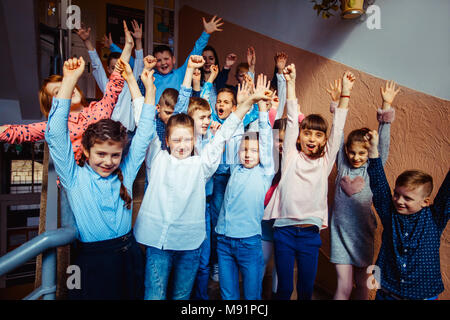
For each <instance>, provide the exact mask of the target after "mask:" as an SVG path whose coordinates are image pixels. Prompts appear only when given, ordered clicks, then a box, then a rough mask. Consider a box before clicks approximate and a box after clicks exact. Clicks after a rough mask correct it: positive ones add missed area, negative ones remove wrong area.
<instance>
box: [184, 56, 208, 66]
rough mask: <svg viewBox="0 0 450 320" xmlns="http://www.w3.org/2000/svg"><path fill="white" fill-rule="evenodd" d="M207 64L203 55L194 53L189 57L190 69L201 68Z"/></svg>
mask: <svg viewBox="0 0 450 320" xmlns="http://www.w3.org/2000/svg"><path fill="white" fill-rule="evenodd" d="M204 64H205V59H204V58H203V57H202V56H196V55H192V56H190V57H189V62H188V65H187V67H188V68H189V69H200V68H201V67H203V65H204Z"/></svg>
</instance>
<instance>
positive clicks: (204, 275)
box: [192, 202, 211, 300]
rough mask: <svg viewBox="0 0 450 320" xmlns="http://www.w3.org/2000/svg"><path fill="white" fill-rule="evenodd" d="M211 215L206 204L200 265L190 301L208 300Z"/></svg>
mask: <svg viewBox="0 0 450 320" xmlns="http://www.w3.org/2000/svg"><path fill="white" fill-rule="evenodd" d="M210 216H211V214H210V203H209V202H206V212H205V221H206V239H205V241H203V243H202V245H201V246H200V264H199V266H198V271H197V277H196V278H195V285H194V290H193V292H192V299H194V300H209V296H208V282H209V257H210V253H211V217H210Z"/></svg>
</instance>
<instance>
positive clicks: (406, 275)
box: [367, 130, 450, 300]
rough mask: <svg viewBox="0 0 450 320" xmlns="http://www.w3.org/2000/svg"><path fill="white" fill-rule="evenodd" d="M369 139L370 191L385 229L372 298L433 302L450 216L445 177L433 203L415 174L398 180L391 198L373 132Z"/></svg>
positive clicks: (421, 176) (427, 181)
mask: <svg viewBox="0 0 450 320" xmlns="http://www.w3.org/2000/svg"><path fill="white" fill-rule="evenodd" d="M367 139H368V141H369V160H370V162H369V168H368V174H369V177H370V188H371V189H372V193H373V203H374V206H375V209H376V211H377V213H378V215H379V217H380V219H381V222H382V224H383V228H384V231H383V238H382V245H381V249H380V253H379V255H378V259H377V263H376V265H377V266H378V267H379V268H380V276H381V283H380V286H381V288H380V289H379V290H378V291H377V296H376V299H377V300H403V299H422V300H423V299H425V300H435V299H437V296H438V294H440V293H441V292H442V291H443V290H444V286H443V283H442V278H441V272H440V260H439V247H440V237H441V234H442V232H443V230H444V229H445V226H446V225H447V222H448V220H449V217H450V203H449V187H450V176H449V172H447V176H446V177H445V180H444V182H443V183H442V186H441V188H440V189H439V192H438V193H437V195H436V197H435V199H434V203H433V204H431V200H430V195H431V192H432V190H433V179H432V177H431V176H430V175H428V174H426V173H424V172H422V171H418V170H409V171H405V172H403V173H402V174H401V175H400V176H398V178H397V180H396V182H395V189H394V195H393V196H391V191H390V188H389V184H388V182H387V179H386V176H385V173H384V170H383V165H382V163H381V160H380V158H379V155H378V134H377V132H376V131H375V130H374V131H371V132H369V133H368V137H367Z"/></svg>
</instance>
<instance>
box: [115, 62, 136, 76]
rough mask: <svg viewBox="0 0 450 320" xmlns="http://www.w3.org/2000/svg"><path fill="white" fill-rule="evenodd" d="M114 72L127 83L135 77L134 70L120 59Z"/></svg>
mask: <svg viewBox="0 0 450 320" xmlns="http://www.w3.org/2000/svg"><path fill="white" fill-rule="evenodd" d="M114 70H115V71H117V72H119V73H120V74H121V75H122V77H123V78H124V79H125V81H127V82H128V81H129V80H130V77H131V76H134V75H133V69H131V67H130V65H129V64H128V63H127V62H125V61H123V60H122V59H120V58H119V60H117V63H116V68H115V69H114Z"/></svg>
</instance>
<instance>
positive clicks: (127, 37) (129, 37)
mask: <svg viewBox="0 0 450 320" xmlns="http://www.w3.org/2000/svg"><path fill="white" fill-rule="evenodd" d="M123 31H124V32H125V46H127V45H128V46H131V47H133V46H134V40H133V36H132V35H131V32H130V30H128V26H127V23H126V21H125V20H123Z"/></svg>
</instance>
